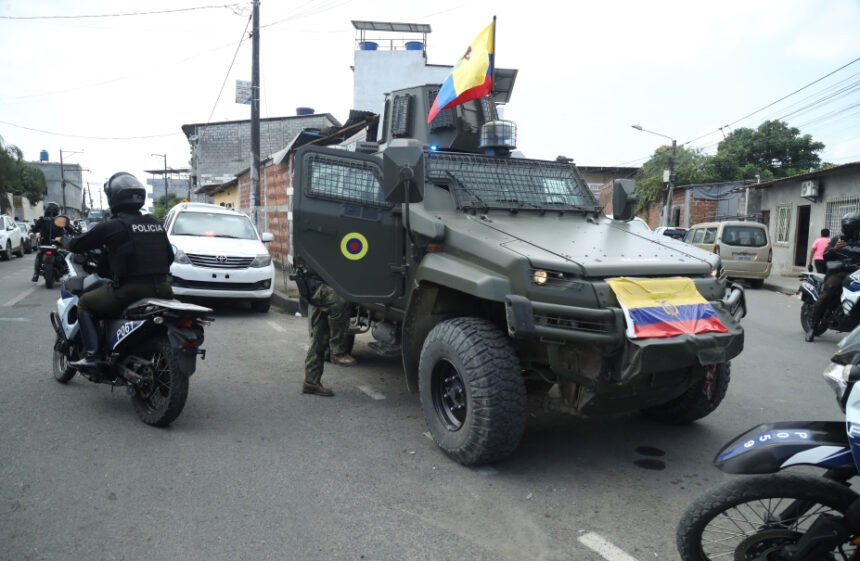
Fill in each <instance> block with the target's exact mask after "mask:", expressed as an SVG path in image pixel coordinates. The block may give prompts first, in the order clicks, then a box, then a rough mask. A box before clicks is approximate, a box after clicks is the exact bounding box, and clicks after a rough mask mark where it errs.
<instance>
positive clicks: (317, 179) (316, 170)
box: [306, 156, 390, 206]
mask: <svg viewBox="0 0 860 561" xmlns="http://www.w3.org/2000/svg"><path fill="white" fill-rule="evenodd" d="M309 164H310V165H309V166H308V167H307V170H308V171H307V172H306V173H307V174H308V177H307V183H306V184H307V185H308V192H309V193H310V194H311V195H315V196H317V197H320V198H324V199H331V200H335V201H352V202H357V203H363V204H373V205H378V206H390V205H389V204H388V203H387V202H386V201H385V194H384V193H383V191H382V185H381V183H380V181H379V178H378V177H376V173H375V170H374V169H373V168H372V167H369V166H365V165H363V164H362V163H361V162H352V161H344V160H336V159H330V158H326V157H325V156H314V157H312V158H311V159H310V161H309Z"/></svg>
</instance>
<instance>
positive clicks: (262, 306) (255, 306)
mask: <svg viewBox="0 0 860 561" xmlns="http://www.w3.org/2000/svg"><path fill="white" fill-rule="evenodd" d="M271 307H272V299H271V298H266V299H265V300H263V299H258V300H251V309H252V310H254V311H255V312H257V313H260V314H266V313H268V312H269V308H271Z"/></svg>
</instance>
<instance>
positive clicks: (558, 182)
mask: <svg viewBox="0 0 860 561" xmlns="http://www.w3.org/2000/svg"><path fill="white" fill-rule="evenodd" d="M427 156H428V157H427V171H428V178H429V181H431V182H432V183H436V184H441V185H446V186H448V188H449V189H450V190H451V191H452V192H453V193H454V194H455V197H456V199H457V204H458V206H459V207H460V208H506V209H510V208H538V209H542V210H559V209H577V210H585V211H589V212H591V211H596V210H598V209H599V207H598V204H597V201H596V200H595V199H594V197H593V196H592V194H591V192H590V191H589V190H588V188H587V187H586V186H585V183H584V182H583V180H582V178H581V177H580V175H579V173H578V172H577V171H576V168H574V167H573V166H572V165H570V164H566V163H560V162H547V161H541V160H526V159H520V158H491V157H488V156H476V155H473V154H452V153H445V152H430V153H429V154H428V155H427Z"/></svg>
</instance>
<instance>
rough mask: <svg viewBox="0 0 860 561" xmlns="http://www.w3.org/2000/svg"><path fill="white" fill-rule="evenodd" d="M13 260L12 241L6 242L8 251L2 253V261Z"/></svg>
mask: <svg viewBox="0 0 860 561" xmlns="http://www.w3.org/2000/svg"><path fill="white" fill-rule="evenodd" d="M10 259H12V240H7V241H6V249H4V250H3V251H2V252H0V260H2V261H9V260H10Z"/></svg>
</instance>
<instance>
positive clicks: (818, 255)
mask: <svg viewBox="0 0 860 561" xmlns="http://www.w3.org/2000/svg"><path fill="white" fill-rule="evenodd" d="M829 243H830V230H828V229H827V228H824V229H822V230H821V237H820V238H818V239H817V240H815V241H814V242H812V248H811V249H810V250H809V266H808V267H807V270H808V271H809V272H810V273H811V272H812V266H813V264H814V265H815V272H816V273H821V274H822V275H823V274H825V273H826V272H827V267H825V266H824V250H825V249H827V244H829Z"/></svg>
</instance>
